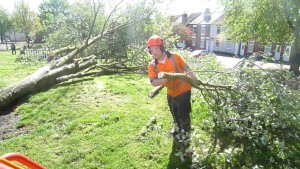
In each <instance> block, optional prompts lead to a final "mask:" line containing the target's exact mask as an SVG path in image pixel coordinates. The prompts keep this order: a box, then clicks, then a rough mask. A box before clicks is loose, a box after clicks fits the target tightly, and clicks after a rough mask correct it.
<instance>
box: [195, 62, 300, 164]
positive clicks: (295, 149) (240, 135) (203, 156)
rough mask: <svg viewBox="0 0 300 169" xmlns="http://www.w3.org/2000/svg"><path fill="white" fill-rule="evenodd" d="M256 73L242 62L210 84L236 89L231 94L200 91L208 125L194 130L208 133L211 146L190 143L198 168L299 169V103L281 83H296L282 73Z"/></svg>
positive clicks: (196, 140) (285, 73)
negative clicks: (193, 146)
mask: <svg viewBox="0 0 300 169" xmlns="http://www.w3.org/2000/svg"><path fill="white" fill-rule="evenodd" d="M254 68H255V69H254ZM257 68H258V67H256V66H255V63H254V61H253V60H247V61H245V62H244V63H243V64H240V66H239V67H237V68H236V69H234V70H232V71H230V72H227V74H222V77H219V79H218V78H213V79H214V80H213V81H212V82H214V83H220V84H224V83H226V84H233V85H235V86H236V88H235V89H233V90H230V91H228V90H226V91H222V90H212V89H207V88H205V89H203V90H202V91H200V93H199V94H201V98H204V99H205V100H206V104H207V105H208V106H209V111H210V112H211V115H210V118H211V121H207V122H205V123H206V125H205V124H203V125H199V126H200V127H201V128H202V129H203V130H208V131H209V132H210V133H211V139H212V141H211V142H212V144H211V145H209V144H207V140H206V141H205V140H202V139H201V138H197V137H194V139H193V140H194V143H195V147H196V148H195V149H196V151H195V160H194V161H196V164H195V165H198V167H199V166H209V167H213V168H215V167H217V166H222V167H230V168H245V167H246V168H253V167H259V168H276V167H278V166H281V167H283V168H286V167H288V168H289V167H291V168H293V167H296V166H299V164H300V163H299V160H297V156H299V134H300V133H299V131H300V130H299V129H300V123H299V118H300V116H299V113H298V110H299V108H300V107H299V98H297V94H295V91H293V90H291V89H290V88H289V87H288V86H287V85H283V84H282V83H281V81H285V82H288V81H290V80H291V79H293V78H295V77H293V76H292V74H291V73H289V72H286V71H274V72H273V71H268V72H267V71H265V70H262V69H257ZM217 79H218V80H217ZM279 79H280V80H279ZM210 125H211V127H210V128H207V126H210ZM194 136H197V131H196V134H195V135H194Z"/></svg>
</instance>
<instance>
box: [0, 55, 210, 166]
mask: <svg viewBox="0 0 300 169" xmlns="http://www.w3.org/2000/svg"><path fill="white" fill-rule="evenodd" d="M15 59H16V57H15V56H11V55H10V53H9V52H5V53H0V64H1V72H0V78H1V82H0V88H3V87H5V86H8V85H11V84H13V83H15V82H17V81H19V80H20V79H23V78H25V77H26V76H27V75H29V74H31V73H32V72H33V71H34V70H36V69H37V68H38V67H40V66H42V64H39V63H37V64H30V63H25V64H20V63H16V62H15ZM151 89H152V86H151V85H150V82H149V80H148V78H147V76H146V75H140V74H119V75H111V76H100V77H96V78H91V77H86V78H84V79H74V80H72V81H68V82H65V83H63V84H59V85H56V86H52V87H51V88H49V89H45V90H43V91H40V92H38V93H31V94H29V95H28V96H25V97H23V98H22V101H23V102H22V104H21V105H20V106H18V107H17V109H16V110H15V112H13V113H16V114H17V115H18V116H19V118H20V120H19V121H18V122H17V126H18V130H23V132H13V133H10V132H8V133H5V136H4V138H5V139H3V140H0V155H3V154H6V153H11V152H20V153H21V154H24V155H26V156H28V157H30V158H32V159H33V160H35V161H37V162H38V163H40V164H42V165H43V166H45V167H46V168H49V169H51V168H70V169H73V168H97V169H99V168H103V169H104V168H105V169H110V168H111V169H115V168H118V169H121V168H122V169H123V168H124V169H127V168H137V169H140V168H143V169H146V168H149V169H158V168H176V167H177V168H187V166H185V165H184V164H181V162H180V161H179V158H178V159H176V158H174V157H172V156H170V153H171V152H172V143H173V138H171V137H168V136H167V135H166V133H167V132H168V131H169V130H170V128H171V122H172V117H171V114H170V112H169V108H168V107H167V101H166V91H165V89H164V90H163V91H162V92H161V94H159V95H158V96H156V97H155V98H153V99H149V98H148V97H147V93H148V92H149V91H150V90H151ZM198 101H199V100H197V99H195V97H193V104H196V102H197V103H198ZM200 109H201V110H202V112H201V113H199V112H200ZM203 110H205V109H203V108H201V106H199V104H197V106H195V107H194V109H193V112H192V116H193V124H196V123H199V121H203V120H204V119H205V118H207V116H208V113H207V112H205V111H203ZM152 117H155V118H156V119H157V124H156V126H158V128H154V129H149V130H145V129H146V127H147V125H149V124H150V123H151V121H150V118H152ZM1 125H3V124H1ZM24 130H25V132H24Z"/></svg>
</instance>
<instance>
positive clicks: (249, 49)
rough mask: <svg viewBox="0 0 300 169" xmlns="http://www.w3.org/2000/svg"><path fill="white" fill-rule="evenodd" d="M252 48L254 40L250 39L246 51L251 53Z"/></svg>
mask: <svg viewBox="0 0 300 169" xmlns="http://www.w3.org/2000/svg"><path fill="white" fill-rule="evenodd" d="M253 48H254V41H253V40H252V41H249V43H248V50H247V52H248V53H253Z"/></svg>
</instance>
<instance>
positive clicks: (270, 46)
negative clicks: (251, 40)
mask: <svg viewBox="0 0 300 169" xmlns="http://www.w3.org/2000/svg"><path fill="white" fill-rule="evenodd" d="M271 49H272V44H268V45H266V46H265V49H264V53H269V52H271Z"/></svg>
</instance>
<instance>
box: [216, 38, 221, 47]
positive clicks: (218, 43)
mask: <svg viewBox="0 0 300 169" xmlns="http://www.w3.org/2000/svg"><path fill="white" fill-rule="evenodd" d="M216 47H220V41H219V39H216Z"/></svg>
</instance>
